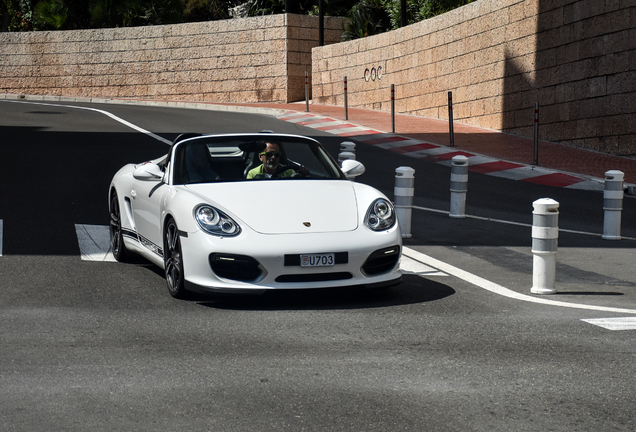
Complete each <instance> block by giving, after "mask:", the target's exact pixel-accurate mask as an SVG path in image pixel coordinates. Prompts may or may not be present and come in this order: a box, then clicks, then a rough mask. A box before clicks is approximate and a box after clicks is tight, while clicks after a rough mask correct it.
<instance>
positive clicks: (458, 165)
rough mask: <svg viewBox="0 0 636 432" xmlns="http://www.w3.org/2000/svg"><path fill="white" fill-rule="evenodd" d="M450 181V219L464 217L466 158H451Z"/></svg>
mask: <svg viewBox="0 0 636 432" xmlns="http://www.w3.org/2000/svg"><path fill="white" fill-rule="evenodd" d="M452 162H453V164H452V166H451V181H450V191H451V198H450V215H449V216H450V217H452V218H465V217H466V192H467V191H468V158H467V157H466V156H461V155H460V156H453V159H452Z"/></svg>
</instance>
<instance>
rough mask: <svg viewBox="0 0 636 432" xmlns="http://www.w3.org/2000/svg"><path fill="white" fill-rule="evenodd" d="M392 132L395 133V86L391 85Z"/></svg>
mask: <svg viewBox="0 0 636 432" xmlns="http://www.w3.org/2000/svg"><path fill="white" fill-rule="evenodd" d="M391 132H392V133H395V85H394V84H391Z"/></svg>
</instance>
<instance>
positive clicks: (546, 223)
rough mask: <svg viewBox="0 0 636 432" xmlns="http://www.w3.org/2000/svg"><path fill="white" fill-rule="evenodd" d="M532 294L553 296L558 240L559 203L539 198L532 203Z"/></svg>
mask: <svg viewBox="0 0 636 432" xmlns="http://www.w3.org/2000/svg"><path fill="white" fill-rule="evenodd" d="M532 206H533V207H534V211H533V212H532V255H533V258H532V259H533V261H532V288H531V289H530V292H531V293H532V294H555V293H556V292H557V291H556V289H555V287H554V285H555V280H556V254H557V246H558V240H559V203H558V202H557V201H555V200H553V199H550V198H541V199H538V200H536V201H535V202H533V203H532Z"/></svg>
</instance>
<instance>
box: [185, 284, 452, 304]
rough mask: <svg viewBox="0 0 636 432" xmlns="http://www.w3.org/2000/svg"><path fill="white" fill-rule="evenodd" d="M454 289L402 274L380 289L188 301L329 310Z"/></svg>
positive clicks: (424, 297) (409, 300) (418, 298)
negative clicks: (396, 283)
mask: <svg viewBox="0 0 636 432" xmlns="http://www.w3.org/2000/svg"><path fill="white" fill-rule="evenodd" d="M453 294H455V290H453V289H452V288H450V287H449V286H447V285H444V284H442V283H439V282H435V281H433V280H429V279H424V278H421V277H419V276H415V275H404V279H403V281H402V283H401V284H400V285H396V286H393V287H390V288H384V289H363V288H322V289H298V290H277V291H268V292H266V293H265V294H262V295H259V296H251V295H237V296H230V295H227V296H221V295H218V296H217V295H215V296H201V295H195V296H193V297H192V298H191V301H195V302H197V303H198V304H199V305H201V306H205V307H209V308H215V309H227V310H254V311H263V310H271V311H277V310H329V309H367V308H381V307H390V306H400V305H407V304H416V303H425V302H431V301H436V300H441V299H443V298H445V297H448V296H451V295H453Z"/></svg>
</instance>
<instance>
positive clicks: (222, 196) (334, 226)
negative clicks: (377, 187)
mask: <svg viewBox="0 0 636 432" xmlns="http://www.w3.org/2000/svg"><path fill="white" fill-rule="evenodd" d="M186 188H187V189H188V190H189V191H191V192H193V193H195V194H197V195H199V196H200V197H201V198H202V199H203V200H204V201H205V202H209V203H210V204H213V205H214V204H216V205H218V206H219V207H221V210H227V211H228V212H230V213H231V214H232V215H234V216H236V217H237V218H238V219H239V221H240V222H243V223H245V224H247V225H248V226H249V227H250V228H252V229H253V230H255V231H257V232H259V233H262V234H293V233H316V232H343V231H352V230H355V229H356V228H357V227H358V205H357V201H356V194H355V191H354V188H353V185H352V184H351V182H349V181H346V180H272V181H268V180H254V181H248V182H234V183H210V184H191V185H188V186H186Z"/></svg>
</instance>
